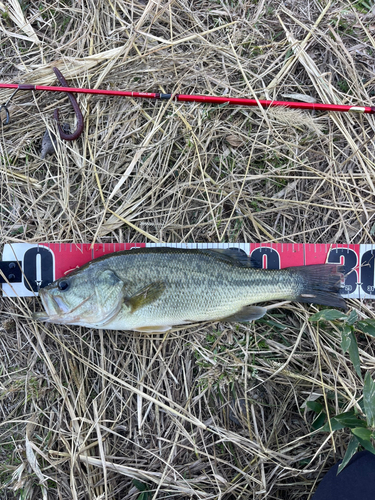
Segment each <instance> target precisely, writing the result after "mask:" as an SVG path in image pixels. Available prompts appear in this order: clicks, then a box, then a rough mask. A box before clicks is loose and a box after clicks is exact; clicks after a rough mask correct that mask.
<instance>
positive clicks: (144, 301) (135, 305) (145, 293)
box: [125, 281, 165, 313]
mask: <svg viewBox="0 0 375 500" xmlns="http://www.w3.org/2000/svg"><path fill="white" fill-rule="evenodd" d="M164 290H165V283H163V282H162V281H155V282H154V283H151V284H150V285H147V286H145V287H144V288H142V289H141V290H139V291H138V292H137V293H136V294H135V295H133V296H132V297H130V299H126V301H125V302H126V304H127V305H128V306H129V307H130V312H131V313H133V312H134V311H136V310H137V309H140V308H141V307H144V306H147V305H148V304H151V303H152V302H155V300H156V299H158V298H159V297H160V295H161V294H162V293H163V292H164Z"/></svg>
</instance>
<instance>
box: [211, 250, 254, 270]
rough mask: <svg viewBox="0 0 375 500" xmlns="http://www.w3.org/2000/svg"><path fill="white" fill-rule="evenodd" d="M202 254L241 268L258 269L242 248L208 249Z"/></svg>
mask: <svg viewBox="0 0 375 500" xmlns="http://www.w3.org/2000/svg"><path fill="white" fill-rule="evenodd" d="M201 251H202V253H206V254H210V255H213V256H214V257H216V258H217V259H219V260H222V261H224V262H228V264H233V265H235V266H239V267H256V266H255V263H254V261H253V259H251V258H250V257H249V256H248V255H247V253H246V252H245V251H244V250H242V249H241V248H215V249H214V248H208V249H206V250H201Z"/></svg>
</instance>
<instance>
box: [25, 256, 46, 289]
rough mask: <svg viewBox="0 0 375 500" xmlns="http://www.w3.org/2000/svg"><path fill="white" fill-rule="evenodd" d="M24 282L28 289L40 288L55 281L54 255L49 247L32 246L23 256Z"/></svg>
mask: <svg viewBox="0 0 375 500" xmlns="http://www.w3.org/2000/svg"><path fill="white" fill-rule="evenodd" d="M23 270H24V273H25V277H24V283H25V287H26V288H27V289H28V290H33V291H34V292H37V291H38V290H39V288H43V287H44V286H47V285H49V284H50V283H52V281H53V256H52V253H51V252H50V251H49V250H47V248H43V247H39V248H30V249H29V250H27V251H26V252H25V255H24V257H23Z"/></svg>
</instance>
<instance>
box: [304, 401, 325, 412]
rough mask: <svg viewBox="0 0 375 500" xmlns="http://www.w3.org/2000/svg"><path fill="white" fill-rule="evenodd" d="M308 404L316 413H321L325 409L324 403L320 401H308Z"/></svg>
mask: <svg viewBox="0 0 375 500" xmlns="http://www.w3.org/2000/svg"><path fill="white" fill-rule="evenodd" d="M306 406H307V408H310V410H312V411H315V413H320V412H321V411H322V410H323V405H322V404H321V403H319V402H318V401H306Z"/></svg>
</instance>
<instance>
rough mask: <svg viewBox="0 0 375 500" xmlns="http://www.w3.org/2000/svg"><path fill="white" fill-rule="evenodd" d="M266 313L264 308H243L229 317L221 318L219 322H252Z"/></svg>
mask: <svg viewBox="0 0 375 500" xmlns="http://www.w3.org/2000/svg"><path fill="white" fill-rule="evenodd" d="M266 312H267V309H266V308H265V307H260V306H245V307H243V308H242V309H240V310H239V311H237V312H236V313H234V314H232V315H231V316H227V317H226V318H221V320H220V321H239V322H241V321H254V320H255V319H259V318H261V317H262V316H264V315H265V314H266Z"/></svg>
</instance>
